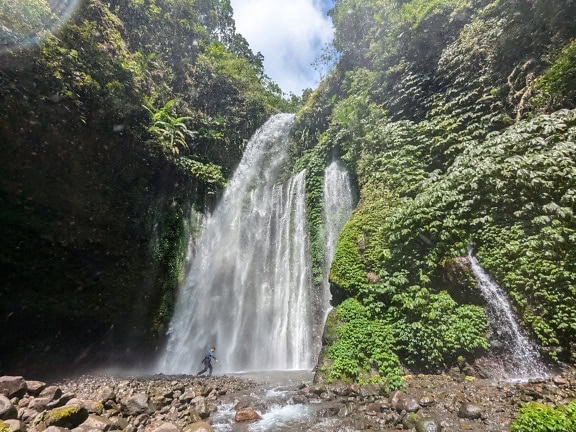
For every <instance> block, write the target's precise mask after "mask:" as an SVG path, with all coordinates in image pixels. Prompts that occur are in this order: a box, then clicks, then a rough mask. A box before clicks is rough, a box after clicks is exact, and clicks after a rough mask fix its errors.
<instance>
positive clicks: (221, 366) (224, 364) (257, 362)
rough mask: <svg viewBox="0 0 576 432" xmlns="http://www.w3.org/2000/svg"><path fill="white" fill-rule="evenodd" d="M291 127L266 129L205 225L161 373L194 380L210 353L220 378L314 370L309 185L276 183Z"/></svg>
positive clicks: (287, 119) (282, 119) (280, 124)
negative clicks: (213, 349)
mask: <svg viewBox="0 0 576 432" xmlns="http://www.w3.org/2000/svg"><path fill="white" fill-rule="evenodd" d="M293 119H294V116H293V115H291V114H279V115H276V116H274V117H272V118H271V119H270V120H269V121H268V122H267V123H266V124H265V125H264V126H262V128H260V130H259V131H258V132H257V133H256V134H255V135H254V137H253V138H252V139H251V140H250V142H249V143H248V146H247V149H246V151H245V153H244V156H243V158H242V160H241V162H240V165H239V166H238V168H237V170H236V172H235V173H234V176H233V178H232V180H231V181H230V184H229V186H228V188H227V189H226V191H225V193H224V196H223V198H222V200H221V202H220V203H219V204H218V206H217V208H216V209H215V211H214V213H213V214H212V215H210V216H209V217H208V219H207V221H206V223H205V226H204V229H203V231H202V233H201V235H200V239H199V241H198V244H197V252H196V254H195V256H194V257H193V259H192V262H191V264H190V270H189V273H188V275H187V277H186V279H185V282H184V284H183V286H182V288H181V290H180V293H179V296H178V298H177V303H176V308H175V311H174V316H173V319H172V322H171V324H170V329H169V335H168V344H167V348H166V350H165V352H164V353H163V355H162V357H161V359H160V361H159V364H158V367H157V371H158V372H162V373H196V372H197V371H198V370H199V369H201V364H200V361H201V359H202V357H203V355H204V353H205V352H206V351H207V350H208V349H209V348H210V347H211V346H215V347H216V357H217V358H218V359H219V363H216V364H215V366H216V368H215V373H224V372H240V371H260V370H274V369H282V370H290V369H311V368H312V367H313V358H314V352H313V351H314V347H313V335H312V328H313V320H314V316H313V315H314V306H313V303H314V302H313V298H314V293H313V292H311V288H312V283H311V274H310V273H311V272H310V269H309V263H310V255H309V245H308V235H307V233H308V230H307V226H306V203H305V190H304V186H305V175H304V172H300V173H299V174H298V175H296V176H294V177H292V178H290V179H289V180H287V181H285V182H281V181H280V175H281V171H282V168H283V164H284V162H286V161H287V158H288V154H287V144H288V133H289V130H290V127H291V125H292V123H293Z"/></svg>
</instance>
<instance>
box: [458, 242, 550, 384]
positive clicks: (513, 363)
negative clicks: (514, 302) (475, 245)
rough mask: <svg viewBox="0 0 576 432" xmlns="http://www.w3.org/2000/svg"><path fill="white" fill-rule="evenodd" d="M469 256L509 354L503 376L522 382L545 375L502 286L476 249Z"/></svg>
mask: <svg viewBox="0 0 576 432" xmlns="http://www.w3.org/2000/svg"><path fill="white" fill-rule="evenodd" d="M468 257H469V259H470V266H471V268H472V272H473V273H474V276H475V277H476V280H477V282H478V287H479V288H480V291H481V292H482V296H483V297H484V299H485V300H486V302H487V305H488V307H487V314H488V322H489V324H490V326H491V328H492V329H493V331H494V332H495V333H496V334H498V337H499V338H500V339H502V341H503V342H504V344H505V345H504V346H505V348H506V350H507V351H508V354H509V355H508V356H507V358H506V359H505V361H504V364H503V365H502V369H503V371H502V373H503V375H504V376H503V378H505V379H508V380H521V381H525V380H529V379H542V378H545V377H546V376H547V372H546V368H545V367H544V365H543V364H542V363H541V362H540V360H539V358H538V353H537V352H536V350H535V349H534V348H533V347H532V345H531V344H530V342H529V341H528V340H527V339H526V337H525V336H524V335H523V334H522V331H521V330H520V327H519V326H518V323H517V322H516V319H515V317H514V314H513V313H512V309H511V307H510V303H509V302H508V300H507V299H506V295H505V294H504V292H503V291H502V288H500V286H498V284H497V283H496V282H494V281H493V280H492V278H491V277H490V275H488V273H486V272H485V271H484V269H483V268H482V267H481V266H480V263H479V262H478V260H477V259H476V257H474V256H473V255H472V252H470V253H469V254H468Z"/></svg>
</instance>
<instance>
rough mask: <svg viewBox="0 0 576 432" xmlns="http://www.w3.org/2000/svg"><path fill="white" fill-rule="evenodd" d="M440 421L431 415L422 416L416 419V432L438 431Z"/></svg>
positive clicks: (439, 429)
mask: <svg viewBox="0 0 576 432" xmlns="http://www.w3.org/2000/svg"><path fill="white" fill-rule="evenodd" d="M440 431H441V426H440V423H439V422H438V421H437V420H436V419H435V418H432V417H424V418H421V419H419V420H417V421H416V432H440Z"/></svg>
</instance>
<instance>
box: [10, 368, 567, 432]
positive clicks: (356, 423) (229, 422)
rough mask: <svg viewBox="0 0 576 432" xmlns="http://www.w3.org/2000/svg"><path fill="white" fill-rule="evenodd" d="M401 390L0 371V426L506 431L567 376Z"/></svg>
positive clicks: (236, 431) (269, 379)
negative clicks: (52, 377)
mask: <svg viewBox="0 0 576 432" xmlns="http://www.w3.org/2000/svg"><path fill="white" fill-rule="evenodd" d="M405 383H406V386H405V388H404V389H403V390H402V391H398V392H392V393H388V394H386V393H384V392H383V391H382V390H381V388H380V387H379V386H377V385H367V386H358V385H355V384H313V383H312V375H311V374H310V373H304V374H302V373H289V372H287V373H280V374H275V375H264V374H261V375H253V376H250V377H247V376H243V377H238V376H234V377H229V376H218V377H206V378H203V377H191V376H164V375H157V376H150V377H138V378H136V377H114V376H105V375H98V376H96V375H94V376H81V377H78V378H74V379H66V380H62V381H60V382H54V383H44V382H41V381H33V380H26V379H24V378H23V377H14V376H4V377H0V432H9V431H13V432H36V431H38V432H42V431H45V432H67V431H73V432H108V431H115V430H118V431H125V432H197V431H233V432H248V431H360V430H374V431H394V430H411V431H417V432H434V431H443V432H451V431H452V432H455V431H478V432H480V431H482V432H486V431H488V432H491V431H493V432H496V431H508V430H509V429H510V423H511V422H512V420H513V419H514V417H515V414H516V412H517V411H518V409H519V408H520V407H521V406H522V405H523V404H525V403H527V402H529V401H541V402H545V403H551V404H565V403H568V402H570V401H571V400H573V399H574V398H575V397H576V372H574V371H573V370H567V371H564V372H563V373H561V374H559V375H556V376H554V377H552V378H550V379H547V380H541V381H538V382H528V383H495V382H494V381H491V380H487V379H479V378H473V377H465V376H450V375H418V376H407V377H406V378H405Z"/></svg>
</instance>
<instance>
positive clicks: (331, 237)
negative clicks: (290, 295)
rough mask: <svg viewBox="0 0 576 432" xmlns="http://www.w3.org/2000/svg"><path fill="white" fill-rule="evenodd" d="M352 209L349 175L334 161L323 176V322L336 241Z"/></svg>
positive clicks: (326, 312) (326, 310)
mask: <svg viewBox="0 0 576 432" xmlns="http://www.w3.org/2000/svg"><path fill="white" fill-rule="evenodd" d="M353 209H354V197H353V194H352V185H351V182H350V175H349V174H348V171H347V170H346V167H344V165H343V164H342V162H340V161H334V162H332V163H331V164H330V165H329V166H328V167H327V168H326V172H325V174H324V215H323V216H324V269H323V274H324V279H323V281H322V304H323V309H324V321H326V315H327V314H328V312H329V311H330V299H331V294H330V281H329V276H330V266H331V265H332V259H333V258H334V253H335V252H336V240H337V239H338V234H339V233H340V230H341V229H342V227H343V226H344V224H345V223H346V221H347V220H348V219H349V218H350V214H351V213H352V210H353ZM324 321H323V322H324Z"/></svg>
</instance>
